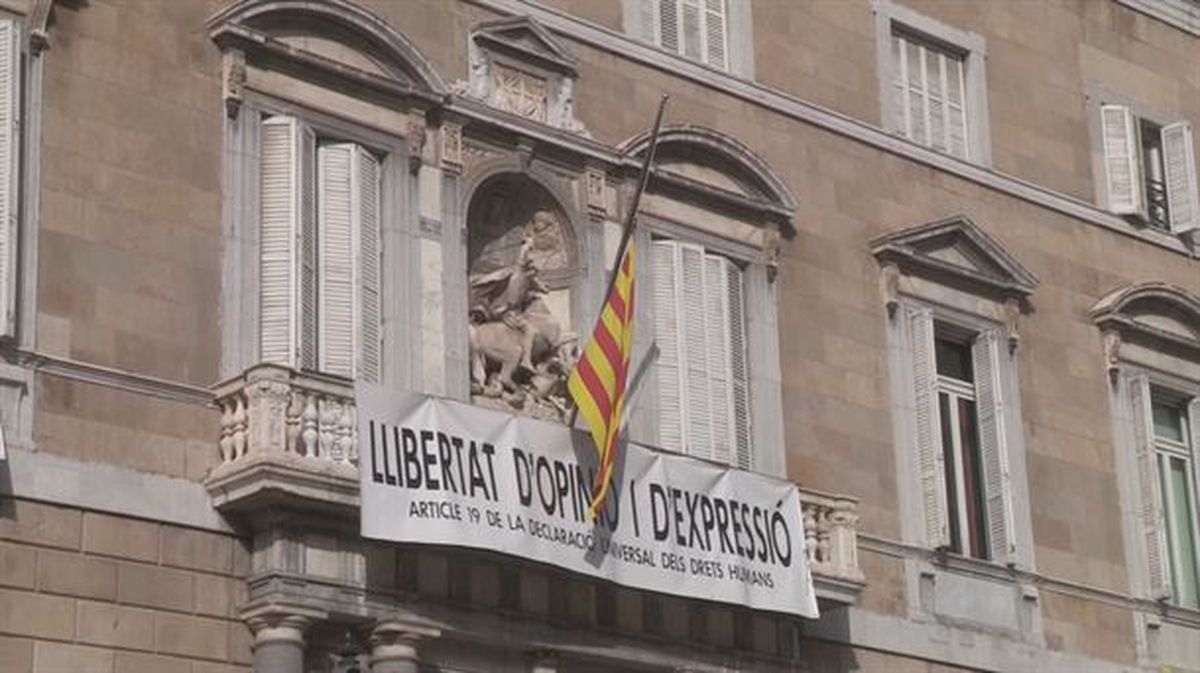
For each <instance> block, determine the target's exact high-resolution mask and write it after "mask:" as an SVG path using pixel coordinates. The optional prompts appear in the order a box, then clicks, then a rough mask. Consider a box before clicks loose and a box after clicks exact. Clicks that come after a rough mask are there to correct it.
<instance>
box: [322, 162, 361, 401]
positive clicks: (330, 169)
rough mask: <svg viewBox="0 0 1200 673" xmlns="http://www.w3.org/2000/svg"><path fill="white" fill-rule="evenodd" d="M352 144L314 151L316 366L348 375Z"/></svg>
mask: <svg viewBox="0 0 1200 673" xmlns="http://www.w3.org/2000/svg"><path fill="white" fill-rule="evenodd" d="M357 150H358V148H357V147H355V146H354V145H351V144H348V143H339V144H336V145H322V146H321V148H320V150H318V152H317V176H318V177H317V180H318V182H317V185H318V197H319V198H318V202H319V213H320V217H319V219H318V223H317V229H318V240H319V241H320V245H319V246H318V250H317V259H318V269H319V273H318V274H317V279H318V280H317V284H318V292H317V297H318V303H317V322H318V329H317V334H318V335H319V337H318V340H317V342H318V359H317V367H318V369H320V370H321V371H323V372H325V373H328V374H336V375H338V376H345V377H347V378H351V377H353V376H354V341H355V339H354V294H355V292H354V239H355V235H354V228H355V224H356V222H355V220H356V219H357V212H356V211H357V210H358V209H357V207H356V205H357V204H355V198H354V197H355V194H354V192H355V191H356V189H355V186H354V185H353V182H352V176H351V173H352V172H353V170H354V169H353V168H352V166H353V165H354V159H355V154H356V152H357Z"/></svg>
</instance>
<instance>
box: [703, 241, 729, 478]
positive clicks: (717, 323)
mask: <svg viewBox="0 0 1200 673" xmlns="http://www.w3.org/2000/svg"><path fill="white" fill-rule="evenodd" d="M728 265H729V261H728V260H726V259H725V258H723V257H721V256H719V255H705V259H704V277H705V280H706V281H707V286H706V287H705V288H704V295H705V296H704V314H705V316H704V317H705V322H706V327H705V337H706V339H707V341H708V399H709V400H710V403H709V411H710V413H711V416H712V459H713V460H715V461H717V462H720V463H729V462H731V461H732V458H733V423H731V422H730V420H731V418H732V416H733V386H732V380H731V378H732V376H731V375H732V366H731V363H730V361H729V290H728V286H727V283H728V276H727V274H726V268H727V266H728Z"/></svg>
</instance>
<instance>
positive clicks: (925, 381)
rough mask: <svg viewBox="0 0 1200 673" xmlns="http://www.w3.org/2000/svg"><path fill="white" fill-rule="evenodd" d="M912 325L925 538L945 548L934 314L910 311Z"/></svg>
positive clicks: (919, 309) (947, 537) (947, 539)
mask: <svg viewBox="0 0 1200 673" xmlns="http://www.w3.org/2000/svg"><path fill="white" fill-rule="evenodd" d="M908 325H909V335H910V343H911V346H912V364H913V387H914V393H915V397H914V401H915V406H916V408H915V409H914V413H915V418H914V421H915V425H916V439H917V468H918V473H919V474H920V479H921V499H922V503H923V505H924V510H925V537H926V541H927V542H928V544H929V546H931V547H934V548H938V547H945V546H947V545H949V544H950V531H949V525H948V522H947V513H946V470H945V455H944V454H943V448H942V429H941V426H940V424H939V423H938V404H937V389H936V388H935V384H936V382H937V367H936V362H935V360H934V358H935V353H934V333H933V312H932V311H931V310H929V309H928V308H924V307H914V308H910V309H909V311H908Z"/></svg>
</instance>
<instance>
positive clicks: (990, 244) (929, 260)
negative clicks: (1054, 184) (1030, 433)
mask: <svg viewBox="0 0 1200 673" xmlns="http://www.w3.org/2000/svg"><path fill="white" fill-rule="evenodd" d="M870 245H871V252H872V254H873V255H874V256H875V258H876V260H877V261H878V262H879V264H880V291H881V298H882V300H883V302H884V306H885V307H886V310H887V314H888V326H887V344H888V370H889V380H890V382H891V383H890V385H891V400H892V403H891V406H892V428H893V436H894V440H893V446H894V450H895V459H896V475H897V492H898V497H899V500H900V514H901V516H900V522H901V535H902V536H903V542H904V543H905V544H906V545H909V546H911V547H912V548H913V551H912V553H910V554H909V555H907V556H906V559H905V569H906V576H907V581H908V587H909V591H908V596H909V611H910V613H912V614H913V615H914V616H917V617H919V618H922V619H931V620H945V619H948V620H957V621H960V622H969V623H974V624H977V625H979V626H980V627H982V628H989V629H1001V630H1005V631H1007V632H1009V633H1012V634H1014V636H1015V637H1018V638H1021V639H1023V640H1032V641H1034V642H1038V641H1040V639H1041V637H1042V636H1041V621H1040V619H1041V617H1040V610H1039V609H1038V606H1037V600H1038V593H1037V589H1036V587H1034V586H1033V585H1031V584H1024V585H1022V586H1020V588H1019V589H1020V590H1019V591H1014V590H1013V589H1014V587H1013V583H1014V577H1016V576H1017V575H1015V574H1014V573H1013V572H1012V569H1013V568H1016V569H1020V570H1029V571H1032V570H1033V569H1034V557H1033V532H1032V521H1031V512H1030V507H1029V494H1028V479H1027V477H1026V475H1027V471H1026V464H1025V437H1024V421H1023V419H1022V413H1021V401H1020V394H1019V391H1020V383H1019V380H1018V376H1017V360H1016V358H1017V354H1018V352H1019V345H1020V331H1019V321H1020V317H1021V315H1022V313H1023V312H1025V311H1027V310H1028V309H1029V298H1030V297H1031V296H1032V294H1033V291H1034V290H1035V289H1036V288H1037V285H1038V280H1037V278H1036V276H1034V275H1033V274H1032V273H1031V272H1030V271H1028V270H1027V269H1026V268H1025V267H1024V266H1022V265H1021V263H1020V262H1019V261H1017V260H1016V258H1014V257H1013V256H1012V255H1010V254H1009V253H1008V252H1007V251H1006V250H1005V249H1004V248H1003V247H1002V246H1001V245H1000V244H999V243H998V242H997V241H996V240H994V239H993V238H992V237H991V236H989V235H987V234H986V233H984V231H983V230H982V229H980V228H979V227H978V225H976V224H975V223H974V222H972V221H971V220H970V219H968V218H967V217H965V216H962V215H957V216H954V217H950V218H947V219H944V220H939V221H935V222H931V223H928V224H924V225H919V226H916V227H911V228H908V229H903V230H899V231H895V232H892V233H889V234H885V235H883V236H880V237H878V238H876V239H874V240H872V241H871V243H870ZM918 317H919V318H921V319H922V320H925V321H929V320H932V321H933V322H934V323H935V324H942V325H947V326H950V328H951V329H956V330H960V331H963V332H964V333H970V334H973V335H988V339H989V340H990V341H991V342H992V344H994V345H993V346H991V347H990V349H989V350H990V352H992V353H993V354H994V359H993V362H994V363H995V364H994V369H995V377H996V378H995V380H996V384H995V386H996V388H995V389H996V390H998V391H999V395H1000V397H1002V398H1003V400H1004V405H1003V417H1002V418H1001V420H1000V421H998V425H997V432H998V433H999V434H1000V435H1002V437H1003V441H1002V443H1001V447H1000V449H999V455H1000V459H999V460H1000V465H1001V467H1000V470H1001V472H1000V474H1004V475H1006V476H1007V489H1006V491H1004V493H1005V494H1006V498H1005V500H1006V502H1005V505H1004V515H1005V526H1006V528H1007V539H1008V540H1009V543H1008V548H1007V549H1006V550H1005V552H1006V553H1005V554H1004V555H1003V556H1004V557H1003V558H998V559H995V560H980V559H974V558H970V557H966V556H960V555H957V554H950V553H947V552H946V551H945V550H943V549H938V548H932V547H931V544H930V542H929V537H930V532H929V521H930V520H931V517H930V515H929V510H930V507H937V506H938V503H937V502H936V498H937V497H938V496H937V495H936V494H937V493H939V491H937V490H933V491H932V493H933V495H930V493H931V491H930V488H929V485H928V484H927V483H925V482H924V481H923V480H922V478H921V474H922V471H921V466H920V464H919V462H918V456H919V455H920V453H921V447H920V443H919V442H920V440H919V439H918V419H917V416H918V406H919V400H918V399H917V393H916V390H917V387H916V385H915V378H914V377H915V373H914V372H915V371H916V367H915V365H914V353H915V351H916V348H915V345H914V335H913V332H912V330H911V329H910V322H912V319H913V318H918ZM935 450H936V447H935ZM1005 467H1006V468H1007V470H1006V471H1005V470H1004V468H1005ZM931 498H933V500H931ZM922 548H923V550H922V551H917V550H918V549H922ZM967 596H975V597H977V598H976V599H975V600H968V599H967V598H966V597H967ZM980 597H982V598H980Z"/></svg>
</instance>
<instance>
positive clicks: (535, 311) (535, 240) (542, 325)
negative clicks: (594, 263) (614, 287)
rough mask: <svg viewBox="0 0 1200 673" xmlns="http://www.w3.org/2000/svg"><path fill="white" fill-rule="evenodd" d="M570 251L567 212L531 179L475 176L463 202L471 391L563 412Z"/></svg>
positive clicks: (504, 402) (571, 354)
mask: <svg viewBox="0 0 1200 673" xmlns="http://www.w3.org/2000/svg"><path fill="white" fill-rule="evenodd" d="M579 277H580V265H579V251H578V245H577V241H576V236H575V231H574V229H573V227H572V226H571V221H570V218H569V217H568V216H567V213H566V211H565V209H564V208H563V207H562V206H561V205H560V203H559V201H558V200H557V199H556V198H555V196H554V195H553V194H552V193H551V192H550V190H548V189H547V188H546V187H545V186H543V185H542V184H541V183H539V182H538V181H537V180H535V179H533V178H532V177H530V176H528V175H526V174H522V173H515V172H504V173H499V174H496V175H493V176H490V177H488V178H486V179H485V180H483V181H482V182H481V183H480V184H479V186H478V187H477V188H476V189H475V190H474V191H473V192H472V194H471V198H470V201H469V202H468V206H467V279H468V281H467V287H468V295H469V296H468V300H467V307H468V322H469V325H470V338H469V345H470V354H471V356H470V359H471V362H470V375H471V399H472V401H473V402H474V403H476V404H479V405H481V406H488V407H492V408H498V409H502V410H504V411H510V412H515V413H521V414H527V415H531V416H534V417H537V418H543V419H546V420H560V421H561V420H563V419H564V418H565V416H566V413H567V409H568V404H567V399H568V398H567V394H566V387H565V383H566V375H567V372H568V371H569V370H570V367H571V365H572V364H573V363H574V358H575V352H576V350H577V348H578V338H577V335H576V334H575V333H574V332H572V331H571V329H572V326H573V325H574V324H575V313H576V309H575V307H574V304H575V299H574V297H575V295H576V284H577V281H578V279H579Z"/></svg>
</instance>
